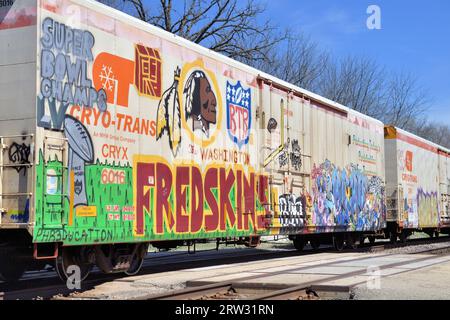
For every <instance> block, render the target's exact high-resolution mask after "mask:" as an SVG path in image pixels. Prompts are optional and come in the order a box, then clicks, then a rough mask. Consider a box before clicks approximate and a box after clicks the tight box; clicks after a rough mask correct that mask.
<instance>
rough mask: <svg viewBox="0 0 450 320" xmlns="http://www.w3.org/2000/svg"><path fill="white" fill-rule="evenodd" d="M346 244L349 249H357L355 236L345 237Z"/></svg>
mask: <svg viewBox="0 0 450 320" xmlns="http://www.w3.org/2000/svg"><path fill="white" fill-rule="evenodd" d="M346 244H347V247H348V248H349V249H356V248H357V247H358V243H357V236H356V235H353V234H349V235H348V236H347V240H346Z"/></svg>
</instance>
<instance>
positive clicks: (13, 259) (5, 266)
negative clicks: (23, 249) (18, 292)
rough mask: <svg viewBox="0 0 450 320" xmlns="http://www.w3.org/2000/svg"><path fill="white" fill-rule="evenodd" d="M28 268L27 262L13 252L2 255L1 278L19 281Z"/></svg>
mask: <svg viewBox="0 0 450 320" xmlns="http://www.w3.org/2000/svg"><path fill="white" fill-rule="evenodd" d="M25 270H26V264H25V263H24V262H23V261H21V259H19V258H18V257H17V255H15V254H14V253H12V252H2V254H1V255H0V279H1V280H3V281H6V282H16V281H18V280H19V279H20V278H21V277H22V275H23V274H24V272H25Z"/></svg>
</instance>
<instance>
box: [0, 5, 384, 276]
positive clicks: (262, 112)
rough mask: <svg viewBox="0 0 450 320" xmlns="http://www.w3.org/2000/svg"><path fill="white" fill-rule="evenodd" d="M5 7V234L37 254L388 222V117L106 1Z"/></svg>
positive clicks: (0, 70) (0, 29)
mask: <svg viewBox="0 0 450 320" xmlns="http://www.w3.org/2000/svg"><path fill="white" fill-rule="evenodd" d="M1 3H2V7H1V9H0V13H1V15H0V17H1V18H2V19H1V20H0V22H1V25H0V53H1V55H0V107H1V111H2V112H1V113H0V124H1V125H0V135H1V139H2V140H1V142H2V155H1V159H0V165H1V190H0V194H1V196H0V208H1V211H2V213H1V221H0V231H1V230H4V229H12V228H15V229H23V230H27V231H28V232H29V233H30V234H31V235H32V242H33V243H34V244H35V246H34V248H35V251H34V254H35V256H36V257H37V256H39V255H40V254H39V250H38V249H39V248H44V249H49V248H50V249H51V248H53V247H52V245H53V244H57V245H59V244H62V245H63V247H64V246H67V245H71V246H78V247H81V246H91V245H98V244H117V243H125V244H126V243H149V242H151V243H154V244H155V245H158V246H160V247H163V246H165V245H168V246H171V245H173V244H170V243H169V242H170V241H173V242H176V243H180V242H181V243H182V242H183V241H186V240H192V239H205V238H210V239H211V238H212V239H217V238H219V239H220V238H236V239H242V238H243V239H246V240H245V241H248V242H247V244H249V245H252V244H253V243H252V240H251V239H253V238H258V237H259V236H261V235H270V234H275V235H277V234H289V235H290V236H291V237H293V238H296V237H300V235H303V234H323V233H326V234H328V235H330V234H332V233H337V232H340V233H342V232H352V233H353V234H355V235H361V234H362V233H364V232H368V233H374V232H379V231H381V230H382V229H383V228H384V226H385V201H384V179H385V175H384V143H383V141H384V134H383V124H382V123H381V122H379V121H377V120H374V119H371V118H369V117H367V116H364V115H362V114H360V113H358V112H355V111H352V110H350V109H348V108H346V107H345V106H342V105H339V104H337V103H335V102H333V101H330V100H327V99H324V98H322V97H320V96H317V95H315V94H313V93H311V92H308V91H306V90H303V89H301V88H298V87H295V86H293V85H291V84H288V83H286V82H283V81H281V80H279V79H276V78H274V77H272V76H270V75H267V74H264V73H262V72H260V71H258V70H256V69H253V68H250V67H248V66H246V65H244V64H241V63H238V62H236V61H234V60H231V59H229V58H226V57H224V56H222V55H219V54H217V53H214V52H212V51H210V50H207V49H205V48H203V47H201V46H199V45H196V44H193V43H191V42H189V41H186V40H184V39H182V38H179V37H177V36H174V35H173V34H170V33H168V32H165V31H163V30H161V29H159V28H156V27H153V26H151V25H149V24H146V23H144V22H142V21H139V20H137V19H135V18H132V17H130V16H128V15H126V14H124V13H122V12H119V11H117V10H114V9H111V8H109V7H106V6H104V5H102V4H100V3H98V2H94V1H88V0H38V1H34V0H16V1H2V2H1ZM3 4H5V5H4V6H3ZM5 234H8V235H10V233H2V234H0V238H1V236H2V235H5ZM5 237H7V236H5ZM0 240H1V239H0ZM168 243H169V244H168ZM38 244H39V246H38ZM45 244H49V245H45ZM56 248H57V246H56ZM122 250H124V249H123V248H122ZM83 252H85V251H83ZM50 254H51V255H57V251H54V252H51V253H50ZM71 254H73V252H72V253H71ZM78 254H81V253H80V252H79V253H78ZM96 254H99V252H98V251H96ZM82 259H84V257H81V258H79V260H82ZM98 259H100V261H104V259H105V258H104V257H103V258H98ZM102 259H103V260H102ZM105 265H107V264H106V263H105V264H104V265H103V267H104V268H106V267H105ZM110 265H113V262H111V263H110ZM104 268H103V269H104ZM0 273H1V270H0Z"/></svg>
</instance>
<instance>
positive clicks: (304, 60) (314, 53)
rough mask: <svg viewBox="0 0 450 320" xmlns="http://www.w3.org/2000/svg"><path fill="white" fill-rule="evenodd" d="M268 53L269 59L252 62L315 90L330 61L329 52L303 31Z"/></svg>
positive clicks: (296, 83)
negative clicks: (321, 48) (320, 47)
mask: <svg viewBox="0 0 450 320" xmlns="http://www.w3.org/2000/svg"><path fill="white" fill-rule="evenodd" d="M267 56H268V57H270V59H268V60H263V61H258V62H256V63H254V62H253V63H252V65H253V66H254V67H256V68H258V69H260V70H263V71H265V72H267V73H269V74H272V75H274V76H276V77H278V78H280V79H283V80H285V81H287V82H289V83H292V84H295V85H297V86H299V87H301V88H304V89H307V90H311V91H315V90H316V88H317V82H318V81H319V79H320V77H321V76H322V74H323V72H324V71H325V68H326V66H327V64H328V61H329V54H328V53H326V52H324V51H322V50H320V49H319V48H318V45H317V43H315V42H314V41H312V40H311V38H309V37H307V36H305V35H303V34H298V35H295V36H289V38H288V39H286V41H283V42H282V43H280V44H279V45H277V46H274V47H272V48H270V53H268V54H267Z"/></svg>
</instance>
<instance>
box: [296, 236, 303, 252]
mask: <svg viewBox="0 0 450 320" xmlns="http://www.w3.org/2000/svg"><path fill="white" fill-rule="evenodd" d="M294 247H295V249H297V251H303V248H304V247H305V240H303V239H294Z"/></svg>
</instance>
